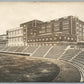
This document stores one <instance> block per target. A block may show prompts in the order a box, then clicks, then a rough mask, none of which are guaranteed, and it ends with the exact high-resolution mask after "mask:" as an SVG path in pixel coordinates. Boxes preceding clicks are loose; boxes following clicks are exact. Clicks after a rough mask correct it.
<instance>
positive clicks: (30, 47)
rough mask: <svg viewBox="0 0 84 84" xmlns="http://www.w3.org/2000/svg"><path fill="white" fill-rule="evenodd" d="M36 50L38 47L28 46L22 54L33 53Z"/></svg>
mask: <svg viewBox="0 0 84 84" xmlns="http://www.w3.org/2000/svg"><path fill="white" fill-rule="evenodd" d="M37 48H38V46H28V47H26V48H25V49H24V50H23V51H22V52H23V53H33V52H34V51H35V50H36V49H37Z"/></svg>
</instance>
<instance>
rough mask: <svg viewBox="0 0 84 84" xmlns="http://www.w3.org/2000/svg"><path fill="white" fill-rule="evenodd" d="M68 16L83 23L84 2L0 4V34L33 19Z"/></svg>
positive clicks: (47, 19) (51, 18)
mask: <svg viewBox="0 0 84 84" xmlns="http://www.w3.org/2000/svg"><path fill="white" fill-rule="evenodd" d="M69 15H73V16H77V17H79V18H80V19H81V20H83V21H84V2H0V34H3V33H5V32H6V30H7V29H12V28H17V27H19V24H20V23H23V22H27V21H30V20H33V19H38V20H41V21H49V20H53V19H57V18H60V17H64V16H69Z"/></svg>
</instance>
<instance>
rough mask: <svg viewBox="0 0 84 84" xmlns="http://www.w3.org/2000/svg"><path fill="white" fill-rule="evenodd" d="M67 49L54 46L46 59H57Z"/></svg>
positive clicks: (64, 46)
mask: <svg viewBox="0 0 84 84" xmlns="http://www.w3.org/2000/svg"><path fill="white" fill-rule="evenodd" d="M66 47H67V45H54V46H53V47H52V49H51V50H50V51H49V52H48V54H47V55H46V56H45V57H46V58H53V59H57V58H58V57H59V56H60V55H61V54H62V53H63V52H64V50H65V49H66Z"/></svg>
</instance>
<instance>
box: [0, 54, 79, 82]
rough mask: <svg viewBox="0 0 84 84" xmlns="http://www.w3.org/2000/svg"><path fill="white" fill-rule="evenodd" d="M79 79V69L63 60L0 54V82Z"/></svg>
mask: <svg viewBox="0 0 84 84" xmlns="http://www.w3.org/2000/svg"><path fill="white" fill-rule="evenodd" d="M79 81H80V73H79V71H78V70H77V69H76V68H75V67H73V66H72V65H70V64H67V63H65V62H63V61H59V60H54V59H45V58H34V57H28V56H17V55H5V54H0V82H79Z"/></svg>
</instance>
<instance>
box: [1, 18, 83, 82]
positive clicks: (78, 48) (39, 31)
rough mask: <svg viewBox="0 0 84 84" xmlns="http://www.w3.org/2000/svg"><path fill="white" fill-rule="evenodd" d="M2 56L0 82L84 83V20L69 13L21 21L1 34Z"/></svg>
mask: <svg viewBox="0 0 84 84" xmlns="http://www.w3.org/2000/svg"><path fill="white" fill-rule="evenodd" d="M4 36H5V38H4ZM1 37H2V38H1ZM0 56H1V57H0V58H1V59H0V63H1V65H3V67H2V66H1V65H0V66H1V67H0V69H1V71H0V72H1V76H0V81H1V82H4V81H5V82H10V81H11V82H18V81H19V82H84V22H83V21H81V20H80V19H79V18H77V17H75V16H67V17H62V18H58V19H54V20H51V21H47V22H43V21H40V20H32V21H29V22H25V23H21V24H20V27H19V28H14V29H11V30H7V32H6V34H5V35H0ZM18 60H19V61H18ZM2 61H4V63H3V62H2ZM5 62H6V63H5ZM27 62H29V64H28V63H27ZM17 64H18V66H16V65H17ZM21 66H22V67H21ZM5 69H7V71H5ZM27 69H28V70H27ZM19 70H21V72H22V73H21V72H20V71H19ZM17 74H18V75H17ZM8 76H9V77H8ZM10 79H11V80H10Z"/></svg>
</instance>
